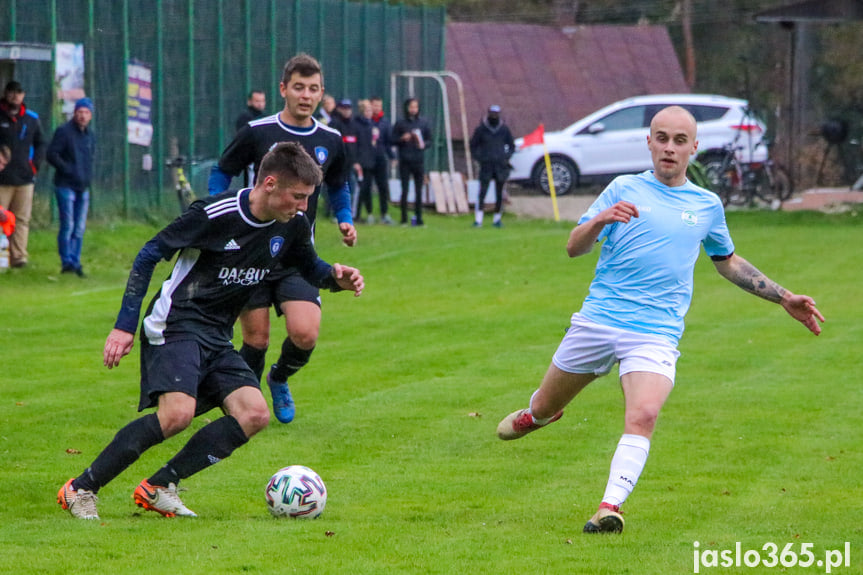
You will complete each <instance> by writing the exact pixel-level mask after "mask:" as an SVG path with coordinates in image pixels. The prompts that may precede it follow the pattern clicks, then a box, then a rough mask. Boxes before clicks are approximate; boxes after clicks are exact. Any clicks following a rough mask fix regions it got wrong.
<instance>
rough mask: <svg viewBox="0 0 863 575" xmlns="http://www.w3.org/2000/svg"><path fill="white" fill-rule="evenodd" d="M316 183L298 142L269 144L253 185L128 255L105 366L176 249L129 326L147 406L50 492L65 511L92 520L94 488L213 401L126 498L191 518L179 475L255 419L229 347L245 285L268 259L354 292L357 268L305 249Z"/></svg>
mask: <svg viewBox="0 0 863 575" xmlns="http://www.w3.org/2000/svg"><path fill="white" fill-rule="evenodd" d="M320 181H321V171H320V168H319V167H318V165H317V163H316V162H315V161H314V160H313V159H312V158H311V157H310V156H309V155H308V154H307V153H306V152H305V151H304V150H303V148H302V147H301V146H299V145H297V144H294V143H285V144H280V145H278V146H276V147H275V148H274V149H273V150H272V151H271V152H269V153H268V154H267V155H266V156H265V157H264V159H263V162H261V165H260V172H259V177H258V182H257V183H256V184H255V187H254V188H252V189H248V188H247V189H244V190H241V191H239V192H227V193H224V194H220V195H217V196H211V197H208V198H206V199H203V200H198V201H196V202H195V203H193V204H192V205H191V206H190V208H189V210H188V211H186V212H185V213H184V214H183V215H182V216H180V217H179V218H177V219H176V220H175V221H174V222H173V223H171V224H170V225H168V226H167V227H166V228H165V229H163V230H162V231H160V232H159V233H158V234H157V235H156V236H155V237H154V238H153V239H152V240H150V241H149V242H147V243H146V244H145V245H144V247H143V248H142V249H141V251H140V252H139V253H138V256H137V258H135V263H134V264H133V266H132V272H131V274H130V275H129V281H128V283H127V285H126V293H125V294H124V296H123V305H122V307H121V309H120V313H119V315H118V317H117V322H116V323H115V326H114V329H113V330H112V331H111V333H110V334H109V335H108V339H107V341H106V342H105V350H104V357H103V360H104V363H105V365H106V366H107V367H108V368H109V369H111V368H113V367H115V366H117V365H118V364H119V363H120V359H121V358H122V357H124V356H125V355H127V354H128V353H129V352H130V351H131V349H132V345H133V343H134V339H135V330H136V327H137V322H138V316H139V312H140V309H141V303H142V301H143V299H144V296H145V295H146V293H147V287H148V286H149V284H150V278H151V276H152V274H153V270H154V268H155V267H156V264H157V263H158V262H159V260H161V259H165V260H170V259H171V258H172V257H173V255H174V253H176V252H178V251H179V256H178V257H177V261H176V263H175V264H174V268H173V271H172V273H171V275H170V277H169V278H168V279H167V280H165V282H164V283H163V284H162V289H161V290H160V291H159V293H158V294H156V296H155V298H154V299H153V301H152V303H151V304H150V307H149V309H148V310H147V312H146V314H145V317H144V320H143V322H142V324H141V396H140V403H139V407H138V410H139V411H143V410H144V409H147V408H150V407H157V410H156V412H155V413H150V414H148V415H145V416H143V417H141V418H139V419H136V420H135V421H133V422H131V423H129V424H128V425H126V426H125V427H124V428H123V429H121V430H120V431H119V432H117V434H116V436H115V437H114V439H113V441H111V443H109V444H108V446H107V447H106V448H105V449H104V450H103V451H102V452H101V453H100V454H99V456H98V457H97V458H96V459H95V461H93V463H92V464H91V465H90V467H88V468H87V469H86V470H85V471H84V473H82V474H81V475H79V476H78V477H77V478H73V479H70V480H69V481H67V482H66V484H65V485H64V486H63V487H61V488H60V491H59V493H58V494H57V500H58V502H59V503H60V504H61V505H62V507H63V508H64V509H68V510H69V511H70V512H71V514H72V515H73V516H74V517H77V518H80V519H98V518H99V515H98V513H97V510H96V493H97V492H98V491H99V489H100V488H101V487H103V486H104V485H107V484H108V482H110V481H111V480H112V479H114V478H115V477H116V476H117V475H119V474H120V473H121V472H122V471H123V470H124V469H126V468H127V467H128V466H129V465H131V464H132V463H134V462H135V460H137V459H138V457H140V455H141V454H142V453H144V451H146V450H147V449H149V448H150V447H152V446H154V445H156V444H158V443H161V442H162V441H164V440H165V439H166V438H168V437H171V436H173V435H175V434H177V433H179V432H181V431H182V430H184V429H185V428H187V427H188V426H189V424H190V423H191V422H192V419H193V418H194V417H195V416H197V415H200V414H202V413H205V412H207V411H209V410H211V409H212V408H214V407H220V408H221V409H222V411H223V413H224V415H223V416H222V417H221V418H219V419H216V420H215V421H213V422H212V423H208V424H207V425H205V426H204V427H202V428H201V429H200V430H198V431H197V432H196V433H195V434H194V435H192V437H191V438H190V439H189V441H188V442H187V443H186V444H185V446H184V447H183V448H182V449H181V450H180V451H179V453H177V454H176V455H175V456H174V457H173V458H172V459H171V460H170V461H168V463H167V464H166V465H165V466H164V467H162V468H161V469H160V470H158V471H157V472H156V473H155V474H154V475H152V476H151V477H149V478H148V479H146V480H144V481H142V482H141V483H140V484H139V485H138V487H137V488H136V489H135V492H134V495H133V496H134V499H135V502H136V503H137V504H138V505H139V506H141V507H143V508H145V509H150V510H153V511H157V512H158V513H161V514H162V515H164V516H165V517H174V516H176V515H184V516H195V513H194V512H192V511H191V510H190V509H189V508H187V507H186V506H185V505H184V504H183V502H182V501H181V500H180V498H179V496H178V495H177V483H178V482H179V481H180V479H185V478H186V477H189V476H190V475H192V474H194V473H197V472H198V471H201V470H203V469H205V468H206V467H209V466H210V465H212V464H214V463H216V462H218V461H220V460H221V459H224V458H226V457H228V456H229V455H230V454H231V453H232V452H233V451H234V450H235V449H236V448H238V447H240V446H242V445H244V444H245V443H246V442H247V441H248V439H249V438H250V437H251V436H252V435H254V434H255V433H257V432H258V431H260V430H262V429H263V428H264V427H266V425H267V423H268V421H269V418H270V413H269V409H268V407H267V402H266V400H265V399H264V396H263V395H261V388H260V380H259V379H258V378H256V377H255V375H254V374H253V373H252V371H251V370H250V369H249V367H248V366H247V365H246V363H245V361H243V359H242V358H241V357H240V355H239V354H238V353H237V351H236V350H234V347H233V345H232V343H231V337H232V334H233V326H234V322H236V320H237V316H238V314H239V313H240V310H241V309H242V308H243V306H244V305H245V304H246V302H247V300H248V299H249V297H250V296H251V295H252V293H253V292H254V290H255V287H256V286H257V285H259V284H260V283H261V282H262V281H263V280H264V278H266V276H267V275H268V274H269V273H270V272H271V270H273V269H275V268H276V267H277V264H281V265H286V266H293V267H295V268H296V269H297V270H299V272H300V273H301V274H302V276H303V277H304V278H305V279H306V280H307V281H309V282H311V283H312V284H313V285H315V286H317V287H320V288H329V289H331V290H333V291H338V290H342V289H345V290H351V291H353V292H354V293H355V295H360V293H362V290H363V287H364V286H363V277H362V275H360V272H359V270H357V269H355V268H351V267H348V266H342V265H340V264H334V265H332V266H330V265H329V264H328V263H326V262H324V261H323V260H321V259H320V258H319V257H318V256H317V254H316V253H315V250H314V247H313V245H312V236H311V227H310V225H309V221H308V220H307V219H306V217H305V216H304V215H303V212H304V211H305V209H306V207H307V205H308V200H309V197H311V195H312V193H313V192H314V188H315V186H316V185H318V184H319V183H320Z"/></svg>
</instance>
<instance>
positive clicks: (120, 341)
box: [102, 328, 135, 369]
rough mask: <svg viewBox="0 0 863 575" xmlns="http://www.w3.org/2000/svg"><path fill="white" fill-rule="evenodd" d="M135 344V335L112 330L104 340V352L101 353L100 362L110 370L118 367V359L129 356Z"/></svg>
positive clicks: (115, 329) (120, 330)
mask: <svg viewBox="0 0 863 575" xmlns="http://www.w3.org/2000/svg"><path fill="white" fill-rule="evenodd" d="M134 344H135V334H134V333H129V332H128V331H123V330H122V329H117V328H114V329H112V330H111V333H109V334H108V339H107V340H105V351H104V352H102V362H103V363H104V364H105V367H107V368H108V369H111V368H112V367H117V366H118V365H120V359H121V358H123V357H125V356H126V355H129V352H130V351H132V346H133V345H134Z"/></svg>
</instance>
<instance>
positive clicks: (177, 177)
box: [165, 156, 197, 212]
mask: <svg viewBox="0 0 863 575" xmlns="http://www.w3.org/2000/svg"><path fill="white" fill-rule="evenodd" d="M165 163H166V165H167V166H168V167H169V168H172V169H173V170H174V188H175V189H176V190H177V200H178V201H179V202H180V211H181V212H185V211H186V210H187V209H189V206H190V205H191V204H192V202H194V201H195V200H196V199H197V196H195V192H194V190H192V184H190V183H189V180H188V179H187V178H186V173H185V171H184V170H183V166H185V165H186V158H184V157H183V156H175V157H173V158H170V159H169V160H168V161H167V162H165Z"/></svg>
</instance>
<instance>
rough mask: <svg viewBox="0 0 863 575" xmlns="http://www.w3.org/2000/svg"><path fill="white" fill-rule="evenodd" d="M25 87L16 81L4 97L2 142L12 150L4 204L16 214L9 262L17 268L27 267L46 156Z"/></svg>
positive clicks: (1, 184)
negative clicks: (39, 174)
mask: <svg viewBox="0 0 863 575" xmlns="http://www.w3.org/2000/svg"><path fill="white" fill-rule="evenodd" d="M24 96H25V92H24V87H23V86H21V84H20V83H19V82H16V81H14V80H12V81H11V82H9V83H8V84H6V87H5V89H4V90H3V99H2V100H0V142H5V143H7V144H6V145H8V146H9V148H10V151H11V153H12V155H11V157H10V159H9V164H8V165H7V166H6V169H5V170H3V171H2V172H0V206H4V207H5V208H6V209H8V210H10V211H12V212H14V213H15V216H16V218H17V225H16V227H15V232H14V233H13V234H12V237H10V238H9V261H10V264H11V265H12V267H13V268H23V267H26V266H27V259H28V253H27V239H28V237H29V235H30V213H31V211H32V209H33V188H34V183H35V181H36V172H37V171H38V170H39V166H40V164H41V163H42V160H44V159H45V144H46V142H45V140H44V138H43V136H42V126H41V125H40V124H39V114H37V113H36V112H34V111H32V110H28V109H27V107H26V106H25V105H24Z"/></svg>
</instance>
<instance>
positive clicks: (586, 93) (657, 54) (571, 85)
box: [446, 22, 690, 141]
mask: <svg viewBox="0 0 863 575" xmlns="http://www.w3.org/2000/svg"><path fill="white" fill-rule="evenodd" d="M446 69H447V70H449V71H452V72H455V73H456V74H458V75H459V77H460V78H461V79H462V81H463V82H464V91H465V107H466V109H467V117H468V118H467V123H468V129H469V130H471V131H472V130H473V129H474V127H475V126H476V125H478V124H479V122H480V121H481V120H482V118H483V117H484V115H485V112H486V110H487V108H488V106H489V105H491V104H498V105H500V106H501V107H502V108H503V113H502V116H503V118H504V120H505V121H506V123H507V124H509V126H510V129H511V130H512V132H513V135H515V136H516V137H519V136H523V135H524V134H527V133H529V132H531V131H533V130H534V129H536V127H537V126H538V125H539V124H540V123H543V124H544V125H545V129H546V130H547V131H550V130H559V129H562V128H565V127H566V126H568V125H570V124H572V123H573V122H575V121H576V120H578V119H579V118H581V117H583V116H586V115H587V114H589V113H590V112H593V111H596V110H597V109H599V108H601V107H603V106H605V105H607V104H610V103H612V102H615V101H617V100H621V99H624V98H628V97H631V96H638V95H643V94H661V93H666V94H667V93H678V92H684V93H688V92H689V91H690V90H689V87H688V86H687V85H686V82H685V80H684V74H683V70H682V67H681V65H680V62H679V60H678V57H677V54H676V53H675V51H674V47H673V45H672V43H671V38H670V37H669V35H668V30H667V29H666V28H665V27H664V26H650V25H646V26H570V27H565V28H559V27H551V26H541V25H532V24H507V23H491V22H479V23H468V22H450V23H449V24H447V27H446ZM457 98H458V96H457V94H456V93H455V91H454V90H450V91H449V99H450V110H451V111H453V113H455V112H456V111H457V110H459V105H458V99H457ZM452 132H453V134H452V137H453V140H461V141H464V140H465V139H469V138H470V134H467V135H466V136H465V135H464V134H462V128H461V123H460V122H457V121H453V122H452Z"/></svg>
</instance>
